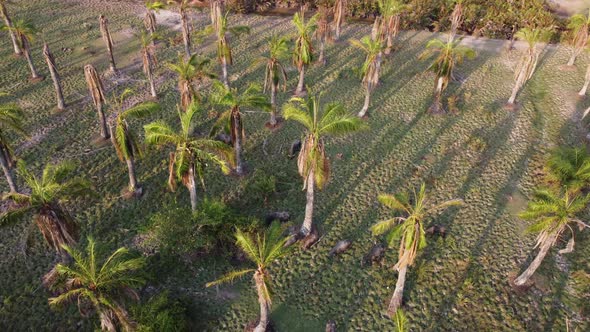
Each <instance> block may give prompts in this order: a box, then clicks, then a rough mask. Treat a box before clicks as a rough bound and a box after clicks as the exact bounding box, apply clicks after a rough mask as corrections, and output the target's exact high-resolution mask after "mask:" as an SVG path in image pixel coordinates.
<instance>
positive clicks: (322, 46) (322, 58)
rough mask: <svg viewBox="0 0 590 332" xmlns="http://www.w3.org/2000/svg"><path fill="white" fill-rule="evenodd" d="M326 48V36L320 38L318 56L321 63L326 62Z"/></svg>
mask: <svg viewBox="0 0 590 332" xmlns="http://www.w3.org/2000/svg"><path fill="white" fill-rule="evenodd" d="M325 48H326V41H325V40H324V38H320V55H319V57H318V63H319V64H321V65H325V64H326V58H325V55H324V53H325Z"/></svg>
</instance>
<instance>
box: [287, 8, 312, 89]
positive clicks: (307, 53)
mask: <svg viewBox="0 0 590 332" xmlns="http://www.w3.org/2000/svg"><path fill="white" fill-rule="evenodd" d="M317 20H318V15H317V14H316V15H314V16H313V17H312V18H310V19H309V20H308V21H307V22H306V21H305V12H304V11H303V10H301V11H300V12H297V13H295V16H294V17H293V21H292V22H293V25H295V28H296V29H297V34H296V36H295V37H296V38H295V47H294V48H293V64H294V65H295V66H297V70H298V71H299V82H298V83H297V89H296V90H295V94H296V95H300V94H302V93H303V89H304V87H305V67H306V66H308V65H309V64H310V63H311V62H312V61H313V44H312V36H313V34H314V32H315V30H316V29H317V24H316V22H317Z"/></svg>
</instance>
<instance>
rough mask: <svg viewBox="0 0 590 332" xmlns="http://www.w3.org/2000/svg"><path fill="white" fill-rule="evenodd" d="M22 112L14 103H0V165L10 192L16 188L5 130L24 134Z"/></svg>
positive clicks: (12, 157) (11, 155)
mask: <svg viewBox="0 0 590 332" xmlns="http://www.w3.org/2000/svg"><path fill="white" fill-rule="evenodd" d="M23 120H24V113H23V111H22V109H21V108H20V107H19V106H18V105H16V104H2V105H0V165H2V170H3V171H4V176H5V177H6V182H8V187H9V188H10V192H13V193H16V192H17V191H18V188H17V186H16V182H15V181H14V178H13V176H12V169H13V166H14V156H13V152H12V149H11V147H10V143H9V141H8V137H7V131H13V132H15V133H17V134H20V135H23V136H26V132H25V130H24V129H23Z"/></svg>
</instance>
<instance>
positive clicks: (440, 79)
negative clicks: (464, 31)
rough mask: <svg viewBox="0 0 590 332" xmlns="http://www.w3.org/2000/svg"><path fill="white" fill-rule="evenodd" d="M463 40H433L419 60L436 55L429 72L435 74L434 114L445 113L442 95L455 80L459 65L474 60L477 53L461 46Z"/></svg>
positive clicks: (432, 109) (432, 108)
mask: <svg viewBox="0 0 590 332" xmlns="http://www.w3.org/2000/svg"><path fill="white" fill-rule="evenodd" d="M460 43H461V40H448V41H447V42H444V41H442V40H440V39H432V40H430V41H429V42H428V44H426V50H424V52H423V53H422V54H420V56H419V59H420V60H424V59H427V58H430V57H431V56H433V55H436V57H435V59H434V61H433V62H432V64H431V65H430V67H428V70H430V71H432V72H433V73H434V74H435V81H434V82H435V89H434V103H433V104H432V107H431V108H430V109H431V111H432V113H439V112H444V108H443V105H442V93H443V91H444V90H445V89H446V88H447V86H448V84H449V82H450V80H451V79H452V78H453V72H454V70H455V67H456V66H457V65H458V64H461V63H462V62H463V60H464V59H465V58H467V59H473V58H474V57H475V51H474V50H473V49H471V48H469V47H467V46H462V45H459V44H460Z"/></svg>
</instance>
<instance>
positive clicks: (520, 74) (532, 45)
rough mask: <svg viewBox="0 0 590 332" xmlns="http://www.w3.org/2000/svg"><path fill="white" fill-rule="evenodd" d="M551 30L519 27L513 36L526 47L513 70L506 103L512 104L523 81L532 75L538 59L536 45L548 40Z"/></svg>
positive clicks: (523, 83)
mask: <svg viewBox="0 0 590 332" xmlns="http://www.w3.org/2000/svg"><path fill="white" fill-rule="evenodd" d="M550 36H551V31H550V30H548V29H545V28H523V29H520V30H519V31H518V32H517V33H516V34H515V38H516V39H520V40H524V41H526V42H527V43H528V48H527V50H526V52H525V54H523V56H522V59H521V60H520V63H519V65H518V67H516V71H515V72H514V79H515V81H516V82H515V84H514V88H512V94H511V95H510V98H509V99H508V105H509V106H513V105H514V102H515V101H516V95H517V94H518V92H519V91H520V89H521V88H522V87H523V86H524V85H525V83H526V82H527V81H528V80H529V79H530V78H531V77H532V76H533V73H534V72H535V69H536V68H537V63H538V61H539V53H540V51H539V50H538V49H537V45H538V44H539V43H541V42H545V41H547V40H549V38H550Z"/></svg>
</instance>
